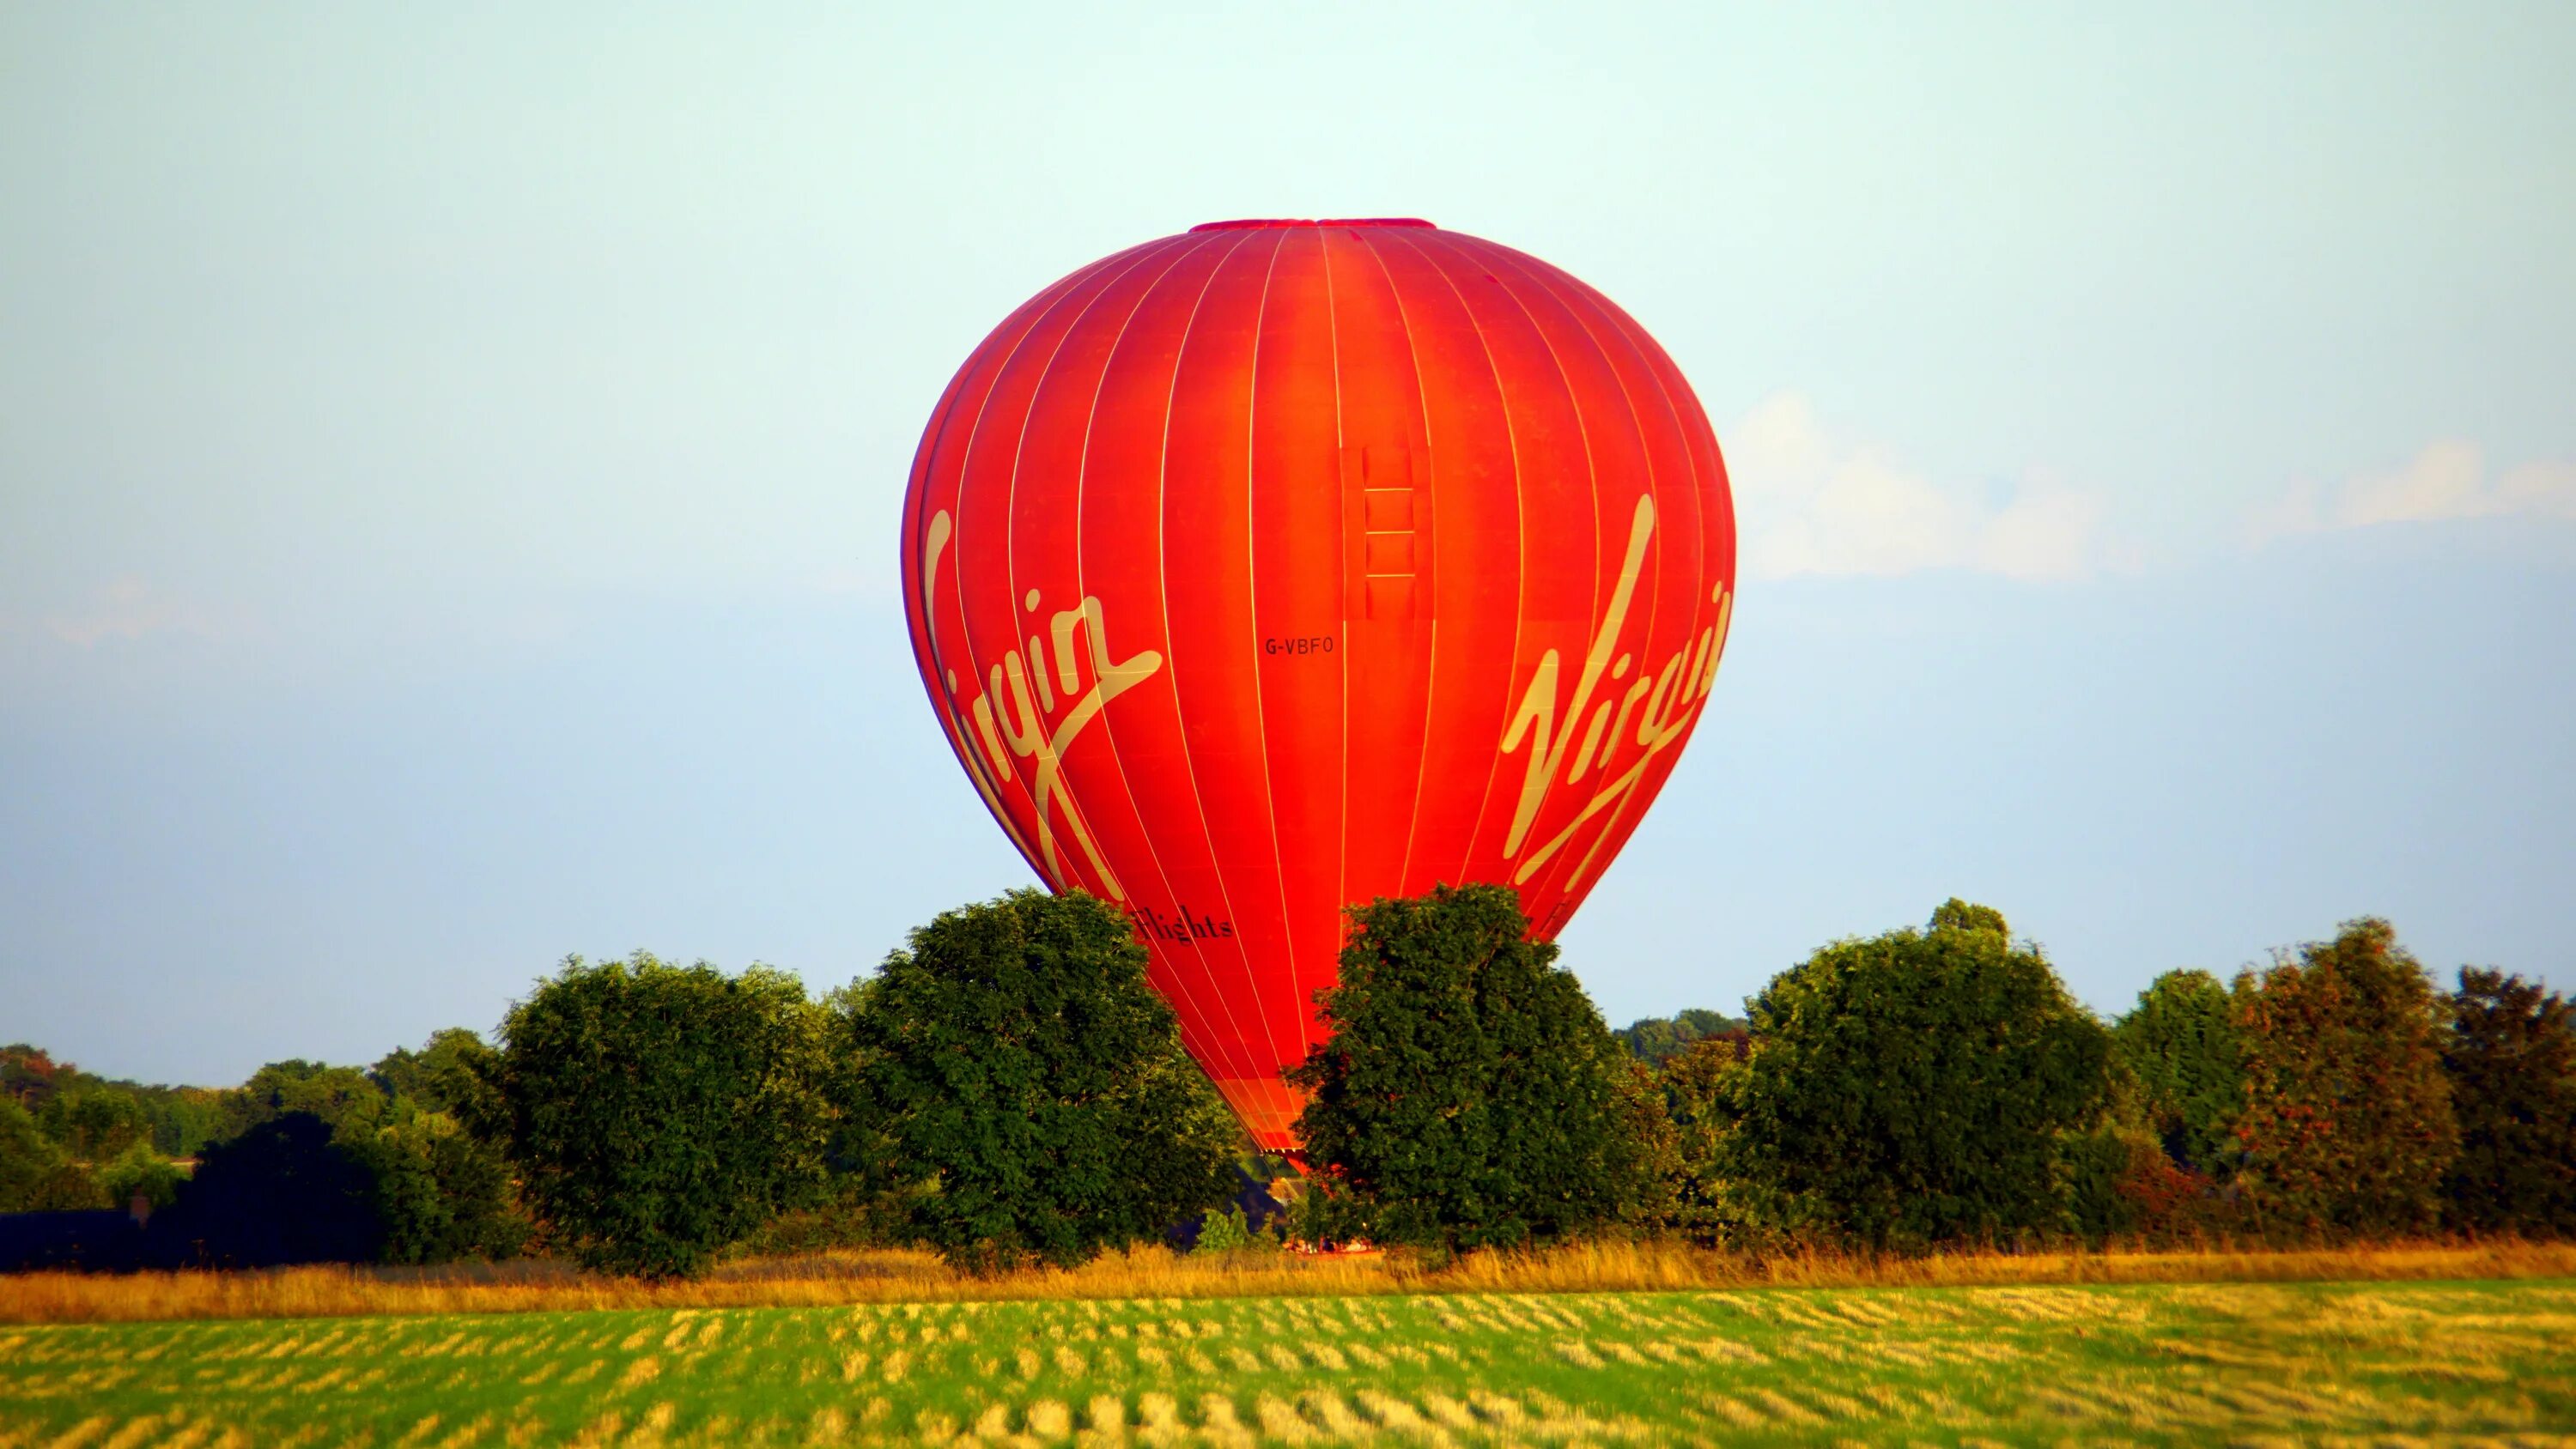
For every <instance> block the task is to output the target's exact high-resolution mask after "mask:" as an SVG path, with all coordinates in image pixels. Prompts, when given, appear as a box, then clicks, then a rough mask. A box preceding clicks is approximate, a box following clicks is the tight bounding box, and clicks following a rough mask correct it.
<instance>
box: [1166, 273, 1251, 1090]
mask: <svg viewBox="0 0 2576 1449" xmlns="http://www.w3.org/2000/svg"><path fill="white" fill-rule="evenodd" d="M1252 235H1253V233H1252V232H1250V231H1243V232H1238V233H1237V234H1236V237H1235V241H1234V245H1232V246H1230V247H1228V248H1226V253H1225V255H1224V256H1222V257H1219V258H1217V263H1216V265H1215V266H1213V267H1210V268H1209V269H1208V274H1207V280H1206V281H1205V282H1202V283H1200V284H1199V294H1198V297H1197V298H1196V299H1195V300H1193V301H1192V302H1191V303H1190V316H1189V320H1188V321H1187V322H1185V323H1183V324H1182V326H1181V340H1180V345H1179V346H1177V347H1175V348H1174V349H1173V351H1172V381H1171V385H1170V386H1169V388H1168V389H1167V390H1166V391H1165V392H1164V394H1163V430H1162V431H1163V435H1162V440H1161V444H1160V447H1159V449H1158V453H1157V456H1156V459H1155V467H1154V569H1155V574H1156V580H1157V583H1158V584H1159V586H1160V587H1159V588H1158V589H1157V591H1156V592H1157V593H1158V594H1159V595H1160V597H1161V601H1162V605H1163V640H1164V642H1165V643H1166V644H1169V643H1170V642H1171V638H1172V594H1171V571H1170V565H1169V557H1168V553H1167V550H1166V544H1167V543H1168V542H1169V532H1168V530H1166V529H1165V528H1164V527H1163V512H1164V502H1165V499H1166V498H1167V497H1168V496H1169V494H1170V491H1171V476H1172V402H1173V399H1174V398H1176V397H1177V396H1179V393H1180V385H1181V368H1182V366H1183V365H1184V364H1185V363H1186V362H1187V361H1188V359H1189V350H1190V334H1191V333H1193V332H1195V331H1197V330H1198V322H1199V311H1200V309H1201V308H1203V307H1205V306H1206V305H1207V294H1208V291H1209V289H1210V288H1212V287H1214V286H1215V285H1216V277H1217V273H1219V272H1221V271H1223V270H1225V265H1226V263H1228V262H1230V261H1232V260H1234V254H1235V253H1236V252H1238V251H1240V250H1242V249H1243V243H1244V241H1245V240H1246V239H1248V238H1250V237H1251V236H1252ZM1180 656H1181V651H1180V650H1179V649H1177V648H1175V649H1173V650H1172V658H1171V661H1170V664H1169V667H1170V669H1171V671H1172V708H1173V711H1174V713H1175V714H1176V715H1177V714H1179V713H1181V709H1182V706H1181V657H1180ZM1180 735H1181V770H1182V772H1183V773H1184V774H1186V775H1187V776H1188V777H1189V782H1190V804H1191V806H1192V808H1194V809H1195V810H1197V811H1198V817H1199V833H1200V835H1201V836H1203V837H1204V838H1205V839H1206V840H1207V842H1208V868H1209V869H1210V870H1211V871H1212V872H1214V873H1215V875H1216V891H1217V897H1218V899H1220V900H1222V901H1223V902H1224V903H1225V913H1226V915H1227V917H1228V918H1231V917H1232V916H1233V915H1234V894H1233V892H1231V891H1228V890H1227V889H1226V888H1225V867H1224V866H1223V865H1222V864H1220V863H1219V862H1218V860H1217V858H1216V836H1215V833H1214V832H1213V831H1211V830H1210V829H1209V828H1208V818H1207V801H1206V799H1205V798H1204V797H1203V796H1202V795H1201V794H1200V791H1199V772H1198V764H1197V762H1196V761H1195V760H1193V759H1191V757H1190V732H1189V728H1188V725H1187V724H1186V723H1184V724H1183V725H1182V727H1181V731H1180ZM1234 944H1235V954H1236V955H1237V956H1238V957H1240V958H1241V959H1242V962H1243V979H1244V982H1245V984H1246V985H1247V986H1252V987H1256V988H1257V987H1258V985H1259V983H1258V982H1257V981H1255V980H1254V978H1253V973H1252V953H1251V951H1250V949H1249V948H1248V947H1247V946H1246V945H1245V944H1244V938H1243V937H1242V935H1241V934H1239V933H1238V934H1237V935H1236V936H1235V938H1234ZM1252 994H1253V995H1254V996H1256V997H1257V996H1258V995H1259V992H1258V991H1257V990H1255V991H1254V992H1253V993H1252ZM1217 999H1218V1000H1219V1001H1220V1002H1222V1001H1223V1000H1224V999H1225V996H1224V993H1223V992H1219V993H1218V995H1217ZM1256 1020H1258V1021H1259V1022H1260V1024H1261V1039H1262V1041H1263V1043H1264V1044H1265V1045H1267V1046H1268V1047H1269V1048H1270V1056H1271V1059H1272V1060H1273V1061H1276V1060H1278V1057H1279V1043H1278V1041H1277V1039H1276V1038H1274V1037H1272V1036H1271V1034H1270V1022H1269V1018H1268V1016H1267V1015H1266V1014H1264V1015H1262V1016H1259V1017H1257V1018H1256ZM1226 1021H1227V1023H1228V1024H1229V1025H1232V1024H1233V1023H1234V1012H1233V1009H1232V1008H1231V1007H1228V1008H1227V1011H1226ZM1235 1030H1236V1031H1237V1033H1238V1034H1240V1032H1241V1031H1242V1028H1241V1027H1240V1026H1236V1027H1235ZM1272 1075H1276V1074H1275V1073H1273V1074H1272Z"/></svg>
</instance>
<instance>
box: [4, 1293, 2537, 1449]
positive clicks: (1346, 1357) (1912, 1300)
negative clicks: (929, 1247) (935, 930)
mask: <svg viewBox="0 0 2576 1449" xmlns="http://www.w3.org/2000/svg"><path fill="white" fill-rule="evenodd" d="M959 1435H966V1436H971V1438H974V1439H981V1440H989V1441H1013V1442H1018V1443H1024V1444H1026V1443H1044V1442H1057V1441H1079V1442H1109V1441H1112V1440H1117V1441H1123V1442H1129V1443H1144V1444H1154V1443H1183V1442H1188V1443H1216V1444H1251V1443H1301V1442H1305V1443H1320V1442H1331V1441H1338V1440H1346V1439H1358V1438H1363V1437H1377V1438H1381V1439H1388V1440H1392V1441H1395V1442H1405V1441H1408V1440H1418V1441H1421V1442H1425V1443H1439V1442H1450V1443H1458V1444H1477V1443H1527V1444H1558V1443H1565V1444H1574V1443H1590V1444H1605V1445H1606V1444H1613V1443H1657V1444H1660V1443H1720V1444H1810V1443H1813V1444H1832V1443H1840V1442H1845V1441H1854V1440H1857V1441H1861V1442H1867V1443H1920V1444H1933V1445H1971V1444H1987V1443H2004V1444H2059V1443H2070V1442H2071V1443H2081V1444H2095V1443H2119V1442H2126V1443H2137V1444H2203V1443H2221V1442H2264V1441H2267V1440H2269V1441H2277V1442H2282V1443H2345V1442H2349V1443H2383V1442H2479V1441H2485V1440H2493V1441H2495V1442H2510V1443H2517V1444H2527V1443H2560V1442H2563V1443H2568V1444H2576V1284H2570V1283H2568V1282H2565V1281H2541V1282H2516V1283H2469V1284H2462V1283H2436V1284H2405V1285H2390V1284H2264V1285H2216V1284H2192V1285H2171V1286H2119V1287H2048V1288H1957V1289H1923V1288H1914V1289H1849V1290H1830V1291H1825V1290H1792V1289H1764V1290H1750V1291H1741V1292H1705V1293H1635V1294H1572V1295H1559V1296H1538V1295H1518V1296H1476V1297H1470V1296H1448V1297H1375V1298H1320V1299H1319V1298H1272V1299H1232V1300H1197V1301H1183V1300H1180V1299H1162V1300H1153V1301H1128V1302H1096V1301H1095V1302H1005V1303H948V1304H926V1305H925V1304H912V1305H902V1304H897V1305H870V1306H863V1307H853V1308H747V1309H716V1310H626V1311H611V1312H594V1313H527V1314H495V1315H488V1316H473V1317H466V1316H445V1317H423V1318H335V1319H285V1320H275V1319H272V1320H234V1321H203V1320H200V1321H187V1322H172V1323H124V1324H69V1325H53V1326H29V1327H14V1328H7V1327H0V1446H7V1449H20V1446H35V1445H48V1446H64V1449H68V1446H72V1445H79V1446H84V1449H95V1446H112V1449H137V1446H141V1445H145V1444H177V1445H187V1446H192V1449H193V1446H217V1445H223V1444H227V1443H230V1444H235V1445H263V1446H264V1445H286V1444H316V1445H341V1444H361V1443H363V1444H372V1445H377V1446H405V1449H411V1446H420V1449H428V1446H454V1449H461V1446H464V1445H469V1444H483V1445H511V1444H551V1443H581V1444H591V1445H608V1444H621V1445H649V1444H669V1445H676V1444H709V1445H715V1444H761V1443H767V1444H775V1445H787V1444H809V1443H905V1444H920V1443H926V1442H927V1443H938V1442H945V1441H948V1440H950V1439H952V1438H955V1437H957V1436H959ZM2562 1436H2563V1437H2562Z"/></svg>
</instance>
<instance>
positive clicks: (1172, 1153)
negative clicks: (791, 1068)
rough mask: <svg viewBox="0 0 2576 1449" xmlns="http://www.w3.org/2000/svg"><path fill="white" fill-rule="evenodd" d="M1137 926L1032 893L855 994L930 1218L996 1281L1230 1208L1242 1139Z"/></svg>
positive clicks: (918, 947) (921, 1208)
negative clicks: (1014, 1267) (1184, 1038)
mask: <svg viewBox="0 0 2576 1449" xmlns="http://www.w3.org/2000/svg"><path fill="white" fill-rule="evenodd" d="M1145 961H1146V956H1145V949H1144V947H1142V946H1140V945H1138V944H1137V942H1136V937H1135V929H1134V927H1132V926H1131V925H1130V924H1129V923H1128V921H1127V920H1126V918H1125V917H1124V916H1122V915H1120V914H1119V913H1118V911H1117V910H1116V909H1114V908H1112V907H1110V906H1108V905H1106V904H1104V903H1102V902H1100V901H1098V900H1095V899H1093V898H1092V897H1090V896H1087V895H1083V894H1080V893H1079V892H1075V893H1069V894H1066V895H1062V896H1049V895H1046V894H1043V893H1041V892H1038V891H1034V890H1018V891H1013V892H1011V893H1009V894H1008V895H1005V896H1003V897H1002V898H1001V899H1000V900H996V901H991V902H986V903H982V904H978V905H971V906H965V907H962V908H960V909H958V910H953V911H948V912H945V913H943V914H941V915H940V916H939V917H937V918H936V919H934V920H933V921H931V922H930V924H928V925H926V926H922V927H920V928H919V929H917V930H915V931H913V932H912V933H911V936H910V938H909V944H908V945H907V946H906V947H905V948H904V949H902V950H899V951H896V952H894V953H893V954H891V955H889V956H888V957H887V958H886V962H885V966H884V968H883V969H882V970H881V971H880V972H879V973H878V974H877V976H876V977H875V978H874V979H872V980H870V981H869V982H867V983H866V984H865V986H864V988H863V989H861V990H860V991H858V992H856V993H854V994H853V996H852V997H851V998H849V1001H848V1006H849V1017H848V1020H849V1022H850V1026H851V1031H852V1040H853V1043H854V1047H855V1050H856V1052H857V1054H858V1055H859V1056H860V1058H861V1061H862V1071H863V1074H864V1084H865V1090H866V1094H867V1098H868V1101H869V1102H870V1103H871V1104H872V1106H871V1110H872V1111H873V1112H874V1113H875V1114H877V1115H876V1117H875V1121H876V1122H878V1123H879V1124H881V1129H882V1130H883V1131H884V1132H885V1133H886V1134H887V1136H888V1138H889V1139H890V1141H891V1144H892V1147H893V1151H894V1154H895V1156H896V1158H897V1160H899V1161H900V1162H901V1163H902V1164H903V1165H904V1167H905V1168H906V1169H908V1170H909V1171H912V1172H916V1173H921V1174H925V1175H927V1176H928V1177H930V1178H931V1180H932V1183H931V1188H930V1190H929V1191H928V1192H926V1193H925V1194H923V1195H922V1196H920V1198H919V1199H918V1202H917V1205H916V1207H915V1222H916V1224H917V1226H918V1229H919V1231H920V1233H921V1235H922V1236H923V1237H924V1238H925V1239H926V1240H927V1241H928V1242H929V1243H930V1244H931V1245H932V1246H933V1247H936V1248H937V1249H938V1250H939V1252H940V1253H941V1255H942V1256H943V1257H945V1258H947V1259H948V1260H949V1261H950V1262H952V1263H957V1264H960V1265H963V1266H965V1267H968V1268H970V1269H975V1270H978V1271H989V1270H993V1269H997V1268H1000V1267H1003V1266H1007V1265H1010V1264H1014V1263H1020V1262H1025V1261H1028V1260H1031V1259H1042V1260H1044V1261H1047V1262H1050V1263H1060V1264H1071V1263H1077V1262H1081V1261H1083V1260H1085V1259H1088V1258H1090V1257H1091V1256H1093V1255H1094V1254H1096V1253H1098V1252H1099V1251H1100V1250H1101V1249H1103V1248H1107V1247H1115V1246H1119V1245H1123V1244H1127V1243H1133V1242H1138V1241H1146V1240H1152V1239H1158V1238H1160V1237H1161V1236H1162V1235H1163V1233H1164V1232H1165V1231H1166V1230H1167V1229H1168V1228H1169V1227H1170V1226H1171V1225H1172V1224H1174V1223H1176V1222H1180V1221H1184V1220H1186V1219H1188V1218H1190V1217H1193V1216H1195V1215H1197V1214H1198V1213H1199V1212H1201V1211H1202V1210H1204V1209H1206V1208H1210V1207H1214V1206H1216V1205H1218V1204H1221V1203H1223V1202H1225V1201H1226V1200H1227V1199H1228V1198H1230V1197H1231V1196H1232V1195H1233V1193H1234V1190H1235V1187H1236V1183H1237V1179H1236V1176H1235V1170H1234V1158H1235V1154H1236V1152H1237V1150H1238V1148H1239V1147H1240V1146H1241V1139H1242V1133H1241V1129H1240V1128H1238V1127H1237V1126H1236V1125H1235V1123H1234V1120H1233V1118H1232V1117H1231V1116H1230V1115H1228V1114H1227V1112H1226V1110H1225V1106H1224V1104H1223V1103H1222V1102H1221V1101H1219V1100H1218V1098H1217V1096H1216V1093H1215V1090H1214V1089H1213V1088H1211V1087H1210V1086H1209V1085H1208V1082H1207V1078H1206V1077H1205V1076H1203V1075H1202V1074H1201V1073H1200V1072H1199V1070H1198V1068H1197V1067H1196V1066H1195V1065H1193V1064H1192V1063H1191V1062H1190V1060H1189V1058H1188V1056H1187V1055H1186V1054H1184V1053H1183V1051H1182V1050H1181V1041H1180V1025H1179V1022H1178V1020H1177V1019H1176V1018H1175V1017H1174V1016H1173V1015H1172V1009H1171V1007H1170V1006H1169V1005H1167V1004H1166V1003H1165V1002H1164V1001H1163V999H1162V998H1161V997H1160V996H1158V995H1156V994H1155V993H1154V991H1153V989H1152V988H1151V987H1150V986H1148V985H1147V984H1146V981H1145Z"/></svg>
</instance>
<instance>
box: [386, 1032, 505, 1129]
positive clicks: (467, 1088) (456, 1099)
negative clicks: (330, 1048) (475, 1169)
mask: <svg viewBox="0 0 2576 1449" xmlns="http://www.w3.org/2000/svg"><path fill="white" fill-rule="evenodd" d="M491 1050H492V1049H491V1048H490V1047H488V1046H485V1045H484V1044H483V1038H482V1037H481V1036H479V1035H477V1034H476V1033H474V1032H472V1031H469V1030H467V1029H466V1028H464V1027H461V1026H451V1027H448V1028H446V1029H445V1030H442V1031H435V1032H432V1033H430V1037H429V1040H428V1042H426V1043H425V1044H423V1045H422V1047H421V1049H420V1050H418V1051H413V1050H412V1049H411V1048H409V1047H396V1048H395V1049H394V1050H392V1051H390V1052H387V1053H385V1055H384V1057H383V1059H381V1060H379V1061H378V1062H377V1063H376V1064H375V1065H374V1066H372V1067H369V1068H368V1069H367V1076H368V1078H369V1079H370V1080H372V1081H374V1082H375V1083H376V1085H377V1086H379V1087H381V1088H383V1089H384V1091H385V1093H386V1095H388V1096H399V1097H409V1098H411V1099H412V1100H413V1101H415V1102H418V1103H420V1104H421V1105H422V1106H423V1107H426V1108H428V1109H429V1110H431V1111H433V1112H447V1113H450V1114H456V1113H457V1112H458V1110H459V1109H460V1108H461V1107H462V1106H463V1104H464V1102H465V1100H466V1099H467V1098H470V1097H477V1096H481V1095H482V1094H483V1093H485V1092H487V1091H488V1090H489V1089H488V1088H487V1087H485V1086H484V1084H483V1082H482V1080H481V1078H480V1077H478V1076H477V1075H476V1073H475V1070H474V1069H475V1067H476V1066H477V1065H478V1064H480V1063H482V1062H485V1061H488V1060H489V1059H490V1055H491Z"/></svg>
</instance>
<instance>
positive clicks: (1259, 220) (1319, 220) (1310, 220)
mask: <svg viewBox="0 0 2576 1449" xmlns="http://www.w3.org/2000/svg"><path fill="white" fill-rule="evenodd" d="M1282 226H1419V227H1428V228H1430V229H1431V230H1433V231H1438V230H1439V229H1440V228H1438V227H1436V226H1432V224H1431V223H1430V222H1427V221H1424V220H1423V219H1422V218H1421V217H1418V216H1325V217H1245V218H1243V219H1242V220H1240V221H1203V222H1200V223H1199V224H1198V225H1196V226H1194V227H1191V228H1190V230H1191V231H1194V232H1199V231H1256V230H1261V229H1264V228H1268V227H1282Z"/></svg>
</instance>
